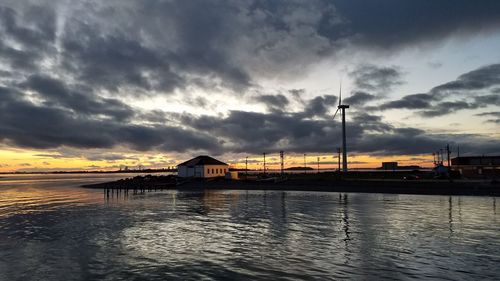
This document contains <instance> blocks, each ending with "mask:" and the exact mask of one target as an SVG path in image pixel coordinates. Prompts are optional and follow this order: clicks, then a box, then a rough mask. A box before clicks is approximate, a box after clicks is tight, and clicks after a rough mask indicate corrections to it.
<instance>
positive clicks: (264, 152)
mask: <svg viewBox="0 0 500 281" xmlns="http://www.w3.org/2000/svg"><path fill="white" fill-rule="evenodd" d="M262 154H263V155H264V176H265V175H266V153H265V152H264V153H262Z"/></svg>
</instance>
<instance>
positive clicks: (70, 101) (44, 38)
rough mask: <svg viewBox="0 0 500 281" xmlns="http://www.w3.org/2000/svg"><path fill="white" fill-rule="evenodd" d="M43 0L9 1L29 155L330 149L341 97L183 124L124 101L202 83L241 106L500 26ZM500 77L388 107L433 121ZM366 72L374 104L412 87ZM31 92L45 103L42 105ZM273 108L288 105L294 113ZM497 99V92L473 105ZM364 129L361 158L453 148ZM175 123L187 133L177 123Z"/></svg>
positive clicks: (193, 4) (411, 10)
mask: <svg viewBox="0 0 500 281" xmlns="http://www.w3.org/2000/svg"><path fill="white" fill-rule="evenodd" d="M33 2H35V1H33ZM8 3H11V4H8ZM30 3H31V2H29V1H8V2H7V1H4V2H2V4H0V22H1V24H0V71H2V72H0V73H3V74H2V76H1V77H0V85H1V86H2V87H1V88H0V109H1V110H0V120H1V122H0V140H2V141H4V142H6V143H8V144H10V145H13V146H21V147H30V148H58V147H61V146H67V147H75V148H112V147H115V146H122V145H123V146H128V147H131V148H133V149H136V150H149V149H162V150H166V151H181V152H182V151H188V150H206V151H210V152H212V153H218V152H220V151H223V150H222V149H225V150H226V151H232V152H244V151H247V152H252V153H260V152H262V151H263V150H269V151H271V150H273V151H274V150H277V149H281V148H283V149H286V150H289V151H297V152H306V151H314V152H330V151H332V150H334V148H335V147H336V146H338V144H339V140H340V138H339V136H340V128H339V123H338V122H337V121H332V120H331V119H329V118H328V117H327V116H328V113H329V112H331V109H332V108H334V106H335V105H336V104H335V103H336V97H334V96H320V97H315V98H313V99H311V100H309V99H308V98H307V97H305V94H304V93H305V91H304V90H291V91H290V93H291V94H292V95H291V96H292V97H293V98H294V99H295V100H296V101H299V102H300V103H302V104H304V107H305V109H304V110H303V111H302V112H299V113H297V112H294V113H287V112H286V111H285V110H284V109H283V110H282V112H279V113H278V112H271V113H266V114H264V113H253V112H244V111H231V112H229V113H228V115H227V116H223V117H211V116H198V117H196V116H191V115H180V116H177V118H178V119H174V120H169V118H173V117H175V115H167V114H164V113H161V112H142V111H138V110H135V109H133V108H132V107H131V106H129V105H127V104H125V102H124V100H125V99H122V97H123V95H128V98H130V96H139V95H154V94H158V93H159V92H160V93H161V94H172V93H175V92H176V91H177V90H181V91H180V92H181V93H184V92H189V88H190V87H192V86H193V87H201V88H211V89H216V90H222V91H225V90H229V91H226V92H231V93H232V94H235V95H236V94H239V93H244V92H245V90H246V89H248V88H249V87H252V86H254V85H255V84H258V82H259V79H260V78H262V77H265V78H269V79H272V78H274V77H273V76H277V75H280V74H286V73H288V72H294V71H295V72H297V73H300V70H302V69H304V67H307V66H309V65H311V64H315V63H317V62H318V61H320V60H323V59H324V58H327V57H328V58H330V57H331V56H332V55H335V54H336V52H338V51H342V50H343V49H344V48H345V47H346V46H349V47H353V48H368V49H377V50H381V49H384V50H386V49H390V50H394V49H395V48H399V47H403V46H406V45H409V44H415V45H418V44H419V43H421V42H425V43H427V42H429V41H433V40H436V41H439V40H443V38H446V37H448V36H452V35H454V34H458V33H460V34H461V35H463V34H466V33H477V32H478V31H481V30H486V29H489V28H492V27H496V26H498V23H499V22H500V17H499V11H500V9H499V8H500V2H498V1H490V0H484V1H482V2H481V4H480V5H479V4H477V3H472V2H471V1H451V0H446V1H412V2H408V1H399V0H385V1H380V0H375V1H369V2H367V1H358V0H351V1H340V0H339V1H327V0H308V1H305V0H296V1H257V0H254V1H252V0H248V1H213V0H203V1H202V0H193V1H180V0H177V1H113V0H110V1H88V2H81V1H80V2H78V1H75V2H71V3H69V4H68V3H67V2H66V1H64V2H63V1H61V2H58V1H50V3H51V4H50V5H32V4H30ZM443 15H445V16H443ZM59 25H60V26H59ZM297 70H299V71H297ZM5 72H7V73H5ZM495 73H496V74H495ZM4 74H5V75H4ZM497 74H498V65H492V66H489V67H485V68H482V69H478V70H477V71H475V72H470V73H467V74H464V75H463V76H461V77H459V78H458V79H457V81H454V82H450V83H449V84H447V85H442V87H440V88H439V87H437V88H436V89H433V91H431V93H429V94H419V95H411V96H407V97H404V98H402V99H401V100H399V101H392V102H388V103H386V104H384V105H382V106H381V108H382V109H390V108H409V109H422V110H432V109H431V108H430V106H431V105H433V103H437V102H448V101H443V100H441V99H442V98H441V96H442V95H443V94H442V93H444V92H450V91H459V90H460V89H466V90H487V89H488V88H489V87H493V86H494V85H498V84H499V83H498V76H496V75H497ZM354 75H355V76H356V77H357V78H356V82H357V84H358V86H359V87H360V88H370V87H371V88H376V89H375V90H376V91H371V93H375V92H378V91H385V90H390V89H391V88H393V87H394V86H397V85H399V84H400V83H401V72H400V71H399V69H397V68H393V67H383V66H373V65H371V66H370V65H367V66H365V67H364V68H363V69H359V70H358V71H357V72H355V73H354ZM358 78H359V79H358ZM11 80H15V83H14V82H12V81H11ZM74 81H76V82H74ZM183 90H184V91H183ZM28 92H34V93H36V95H37V97H38V98H40V99H41V101H39V100H36V101H33V102H32V101H30V100H29V99H28V96H27V95H28ZM438 92H439V94H437V93H438ZM431 94H432V95H431ZM438 97H439V99H438ZM262 99H263V100H265V99H266V98H265V97H264V98H262ZM267 99H268V100H267V102H268V103H269V104H273V105H275V108H277V107H278V104H279V103H280V102H281V103H282V104H284V103H286V101H285V100H284V99H281V100H279V99H280V98H277V99H278V100H275V101H272V100H270V99H269V98H267ZM271 99H272V98H271ZM433 99H434V100H433ZM186 100H188V99H186ZM263 100H261V102H262V101H263ZM369 100H371V97H370V94H355V95H354V96H352V97H351V102H352V103H353V104H355V103H358V104H363V103H364V102H368V101H369ZM497 102H498V101H497V100H496V99H495V98H494V97H488V95H486V94H485V93H483V94H482V97H481V98H479V97H478V98H477V99H476V100H472V101H467V103H470V104H479V103H482V104H486V103H494V104H497ZM202 103H203V101H202ZM198 105H199V106H203V105H202V104H201V103H200V104H198ZM455 105H456V106H455V107H456V108H458V107H459V106H460V105H459V104H458V103H457V104H455ZM103 117H104V118H103ZM353 118H354V119H353V121H354V122H352V123H350V124H349V127H348V137H349V139H350V144H349V145H350V148H351V151H353V152H377V153H386V154H390V153H415V152H421V151H427V150H429V149H431V147H434V146H437V145H438V144H440V143H441V142H442V141H443V138H441V139H437V138H435V137H433V136H432V135H427V134H426V133H424V132H420V131H415V129H411V128H408V129H406V130H405V129H398V128H394V127H392V126H390V125H387V124H384V122H383V121H382V120H381V119H380V117H377V116H372V115H362V114H357V115H353ZM313 119H314V120H313ZM176 122H177V124H180V126H179V127H173V126H168V125H165V124H170V123H176ZM144 123H146V124H149V125H145V124H144ZM375 131H378V132H383V134H375V133H374V132H375ZM408 139H411V141H410V142H409V141H408ZM478 142H479V143H481V142H484V140H478ZM391 146H393V147H391Z"/></svg>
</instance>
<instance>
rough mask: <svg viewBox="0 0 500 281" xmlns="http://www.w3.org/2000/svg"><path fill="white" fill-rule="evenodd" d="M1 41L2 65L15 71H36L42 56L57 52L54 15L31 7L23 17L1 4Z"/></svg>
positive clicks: (43, 8) (48, 11)
mask: <svg viewBox="0 0 500 281" xmlns="http://www.w3.org/2000/svg"><path fill="white" fill-rule="evenodd" d="M0 39H1V40H0V63H1V62H5V63H8V64H9V65H11V66H12V67H13V68H14V69H17V68H20V69H26V70H34V69H36V68H37V67H38V64H39V61H40V60H41V59H43V55H44V54H45V53H46V52H51V51H54V46H53V43H54V39H55V17H54V11H53V10H51V9H50V8H46V7H41V6H30V7H28V8H27V9H26V11H25V12H24V13H22V14H20V13H19V12H17V11H16V10H14V9H12V8H10V7H7V6H2V4H0ZM9 42H13V43H14V44H18V45H20V46H22V48H18V47H16V46H15V45H12V44H9Z"/></svg>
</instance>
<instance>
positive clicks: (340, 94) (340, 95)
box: [339, 80, 342, 106]
mask: <svg viewBox="0 0 500 281" xmlns="http://www.w3.org/2000/svg"><path fill="white" fill-rule="evenodd" d="M341 104H342V80H340V89H339V106H340V105H341Z"/></svg>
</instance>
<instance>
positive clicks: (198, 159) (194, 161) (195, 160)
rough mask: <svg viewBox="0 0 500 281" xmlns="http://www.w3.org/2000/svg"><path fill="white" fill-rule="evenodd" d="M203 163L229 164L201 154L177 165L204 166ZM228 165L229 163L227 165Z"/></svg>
mask: <svg viewBox="0 0 500 281" xmlns="http://www.w3.org/2000/svg"><path fill="white" fill-rule="evenodd" d="M202 165H205V166H206V165H227V164H226V163H224V162H221V161H219V160H217V159H215V158H212V157H210V156H207V155H200V156H198V157H195V158H193V159H191V160H188V161H186V162H183V163H181V164H179V165H177V166H188V167H193V166H202ZM227 166H228V165H227Z"/></svg>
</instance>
